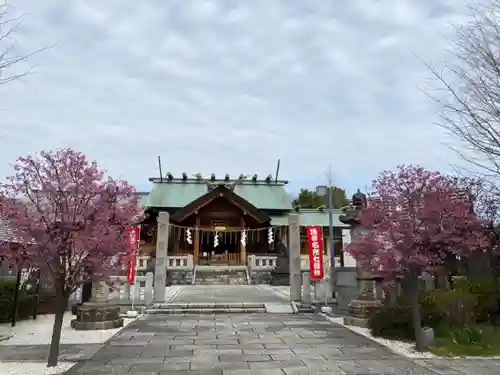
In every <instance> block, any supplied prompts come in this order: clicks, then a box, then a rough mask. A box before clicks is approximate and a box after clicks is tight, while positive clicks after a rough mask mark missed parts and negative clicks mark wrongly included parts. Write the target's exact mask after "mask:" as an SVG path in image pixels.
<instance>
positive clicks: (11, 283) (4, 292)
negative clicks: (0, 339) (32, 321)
mask: <svg viewBox="0 0 500 375" xmlns="http://www.w3.org/2000/svg"><path fill="white" fill-rule="evenodd" d="M15 290H16V280H15V279H12V278H0V322H9V321H11V320H12V310H13V307H14V292H15ZM34 302H35V299H34V296H30V295H28V293H27V292H26V290H23V289H20V290H19V294H18V297H17V317H16V318H17V319H27V318H29V317H31V316H32V315H33V311H34Z"/></svg>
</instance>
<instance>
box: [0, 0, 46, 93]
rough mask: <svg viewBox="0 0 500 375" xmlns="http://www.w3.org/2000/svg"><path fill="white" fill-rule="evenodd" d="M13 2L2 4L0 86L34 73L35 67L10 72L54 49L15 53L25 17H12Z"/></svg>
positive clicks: (8, 0) (0, 19)
mask: <svg viewBox="0 0 500 375" xmlns="http://www.w3.org/2000/svg"><path fill="white" fill-rule="evenodd" d="M11 11H12V0H4V1H3V3H0V46H1V47H0V85H1V84H4V83H8V82H11V81H13V80H16V79H19V78H21V77H24V76H26V75H29V74H31V73H32V71H33V68H34V67H33V66H32V67H30V68H29V69H27V70H25V71H22V72H16V73H10V72H9V70H10V69H11V68H13V67H14V66H16V65H18V64H19V63H22V62H26V61H28V60H29V59H30V58H31V57H32V56H34V55H36V54H38V53H40V52H42V51H45V50H47V49H49V48H52V47H53V45H51V46H49V47H44V48H40V49H37V50H35V51H32V52H30V53H27V54H23V55H16V54H15V53H14V50H15V46H16V43H15V41H14V34H15V33H16V32H17V31H18V29H19V27H20V26H21V24H22V21H23V16H17V17H15V16H11Z"/></svg>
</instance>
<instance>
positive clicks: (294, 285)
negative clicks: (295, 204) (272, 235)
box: [288, 213, 302, 302]
mask: <svg viewBox="0 0 500 375" xmlns="http://www.w3.org/2000/svg"><path fill="white" fill-rule="evenodd" d="M288 228H289V230H288V232H289V238H288V243H289V246H288V247H289V252H290V301H296V302H300V297H301V296H300V295H301V282H302V280H301V276H300V232H299V230H300V227H299V215H298V214H297V213H291V214H290V216H289V217H288Z"/></svg>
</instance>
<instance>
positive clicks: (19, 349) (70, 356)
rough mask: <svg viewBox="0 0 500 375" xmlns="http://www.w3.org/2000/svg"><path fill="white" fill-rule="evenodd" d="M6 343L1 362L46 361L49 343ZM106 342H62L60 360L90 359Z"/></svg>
mask: <svg viewBox="0 0 500 375" xmlns="http://www.w3.org/2000/svg"><path fill="white" fill-rule="evenodd" d="M26 344H27V345H4V346H0V362H2V361H5V362H7V361H8V362H23V361H30V362H45V361H47V356H48V355H49V345H29V343H26ZM104 345H105V344H62V345H61V347H60V354H59V360H60V361H62V362H64V361H68V362H73V361H74V362H77V361H82V360H86V359H90V358H91V357H92V356H93V355H94V354H95V353H97V351H99V349H101V348H102V347H103V346H104Z"/></svg>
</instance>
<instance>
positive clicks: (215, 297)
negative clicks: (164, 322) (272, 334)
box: [168, 285, 287, 303]
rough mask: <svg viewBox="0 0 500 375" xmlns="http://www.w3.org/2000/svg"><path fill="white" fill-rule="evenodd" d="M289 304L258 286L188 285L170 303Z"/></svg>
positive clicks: (282, 298)
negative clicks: (243, 302) (242, 302)
mask: <svg viewBox="0 0 500 375" xmlns="http://www.w3.org/2000/svg"><path fill="white" fill-rule="evenodd" d="M241 301H245V302H254V303H266V302H287V299H286V298H285V297H283V296H277V295H276V294H274V293H273V292H272V290H270V289H265V288H261V287H259V286H258V285H187V286H183V287H182V290H181V291H180V292H179V293H178V294H176V295H175V296H173V298H171V299H170V300H169V301H168V302H172V303H190V302H191V303H195V302H196V303H230V302H241Z"/></svg>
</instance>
